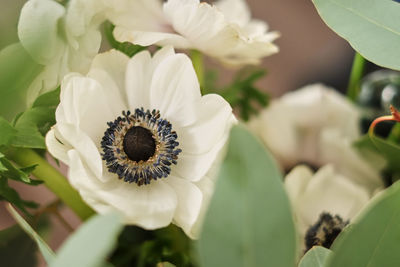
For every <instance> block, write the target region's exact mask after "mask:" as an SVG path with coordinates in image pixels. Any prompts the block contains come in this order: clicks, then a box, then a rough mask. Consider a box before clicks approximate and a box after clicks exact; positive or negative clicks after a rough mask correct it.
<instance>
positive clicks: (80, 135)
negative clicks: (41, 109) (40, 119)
mask: <svg viewBox="0 0 400 267" xmlns="http://www.w3.org/2000/svg"><path fill="white" fill-rule="evenodd" d="M56 127H57V130H58V131H59V132H60V134H61V136H62V138H64V140H67V141H68V145H69V146H71V147H74V148H75V150H76V151H78V152H79V155H80V156H81V157H82V159H83V161H84V163H85V164H86V165H87V166H88V167H89V169H90V170H91V171H92V172H93V173H94V174H95V175H96V177H97V178H99V179H100V180H101V181H105V180H104V179H105V177H104V176H103V162H102V160H101V157H100V153H99V150H98V149H97V147H96V145H95V144H94V143H93V141H92V140H91V139H90V138H89V136H87V135H86V134H85V133H84V132H82V131H81V130H79V128H77V127H76V126H75V125H72V124H67V123H57V125H56Z"/></svg>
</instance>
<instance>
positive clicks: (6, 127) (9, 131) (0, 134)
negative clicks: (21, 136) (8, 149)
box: [0, 117, 17, 146]
mask: <svg viewBox="0 0 400 267" xmlns="http://www.w3.org/2000/svg"><path fill="white" fill-rule="evenodd" d="M16 133H17V130H15V129H14V127H12V126H11V124H10V123H9V122H8V121H7V120H5V119H4V118H2V117H0V146H4V145H5V146H6V145H8V144H9V143H10V142H11V140H12V139H13V138H14V136H15V134H16Z"/></svg>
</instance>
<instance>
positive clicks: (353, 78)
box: [347, 52, 366, 102]
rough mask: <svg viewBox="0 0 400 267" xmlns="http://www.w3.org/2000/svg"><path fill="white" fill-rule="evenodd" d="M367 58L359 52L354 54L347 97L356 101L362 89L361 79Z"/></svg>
mask: <svg viewBox="0 0 400 267" xmlns="http://www.w3.org/2000/svg"><path fill="white" fill-rule="evenodd" d="M365 63H366V60H365V58H363V56H361V55H360V54H359V53H358V52H356V53H355V55H354V60H353V67H352V69H351V74H350V80H349V85H348V87H347V97H348V98H349V99H350V100H351V101H353V102H354V101H355V100H356V99H357V96H358V94H359V91H360V80H361V78H362V76H363V74H364V70H365Z"/></svg>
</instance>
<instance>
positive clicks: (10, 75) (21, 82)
mask: <svg viewBox="0 0 400 267" xmlns="http://www.w3.org/2000/svg"><path fill="white" fill-rule="evenodd" d="M42 70H43V66H42V65H39V64H37V63H36V62H35V61H34V60H33V59H32V58H31V56H30V55H29V54H28V53H27V52H26V51H25V49H24V48H23V47H22V45H21V44H20V43H15V44H12V45H10V46H8V47H6V48H4V49H3V50H1V51H0V73H1V75H0V115H1V116H3V117H4V118H5V119H7V120H11V119H12V118H13V117H14V116H15V115H16V114H18V113H19V112H21V111H23V110H25V108H26V91H27V89H28V87H29V85H30V84H31V83H32V81H33V80H34V79H35V78H36V76H37V75H38V74H39V73H40V72H41V71H42Z"/></svg>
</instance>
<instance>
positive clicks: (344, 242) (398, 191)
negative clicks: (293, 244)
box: [327, 182, 400, 267]
mask: <svg viewBox="0 0 400 267" xmlns="http://www.w3.org/2000/svg"><path fill="white" fill-rule="evenodd" d="M399 203H400V183H399V182H397V183H395V184H393V185H392V186H391V187H389V188H388V189H386V190H385V191H384V192H383V193H381V194H379V195H377V196H376V197H375V198H374V199H373V200H372V201H371V202H370V204H369V205H368V206H367V207H366V208H365V209H364V210H363V211H362V212H361V214H359V216H357V217H356V218H355V219H353V221H352V222H351V224H350V225H349V226H348V227H347V228H345V229H344V231H343V232H342V233H341V234H340V235H339V236H338V237H337V239H336V240H335V242H334V243H333V246H332V248H331V249H332V251H333V252H334V253H333V256H332V257H329V259H328V264H327V266H330V267H336V266H340V267H347V266H348V267H361V266H362V267H364V266H368V267H382V266H385V267H397V266H399V262H400V253H399V251H398V248H399V240H400V223H399V222H400V205H399Z"/></svg>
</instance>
